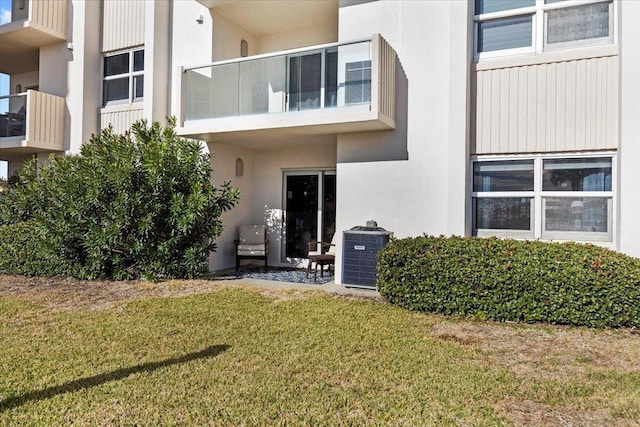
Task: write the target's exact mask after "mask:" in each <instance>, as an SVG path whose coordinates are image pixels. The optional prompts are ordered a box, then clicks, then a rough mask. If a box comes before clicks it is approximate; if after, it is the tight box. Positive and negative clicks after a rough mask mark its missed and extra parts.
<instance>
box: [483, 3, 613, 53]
mask: <svg viewBox="0 0 640 427" xmlns="http://www.w3.org/2000/svg"><path fill="white" fill-rule="evenodd" d="M598 3H608V4H609V30H610V31H609V36H608V37H601V38H596V39H586V40H576V41H570V42H564V43H554V44H551V45H548V44H547V13H546V12H547V11H549V10H557V9H566V8H571V7H575V6H585V5H589V4H598ZM615 3H616V0H566V1H561V2H558V3H550V4H545V2H544V0H535V5H534V6H528V7H522V8H518V9H508V10H502V11H499V12H491V13H483V14H475V10H474V15H473V21H474V23H473V52H474V56H473V57H474V60H476V61H478V60H482V59H489V58H498V57H504V56H512V55H523V54H532V53H543V52H549V51H556V50H561V49H569V48H578V47H585V46H598V45H604V44H612V43H615V33H616V28H615V22H616V20H615V13H616V10H617V8H616V7H615ZM472 4H473V6H472V7H474V8H475V1H473V3H472ZM521 16H531V17H532V23H531V31H532V34H531V40H532V45H531V46H523V47H518V48H513V49H502V50H494V51H490V52H478V30H479V24H480V23H482V22H487V21H493V20H496V19H504V18H517V17H521Z"/></svg>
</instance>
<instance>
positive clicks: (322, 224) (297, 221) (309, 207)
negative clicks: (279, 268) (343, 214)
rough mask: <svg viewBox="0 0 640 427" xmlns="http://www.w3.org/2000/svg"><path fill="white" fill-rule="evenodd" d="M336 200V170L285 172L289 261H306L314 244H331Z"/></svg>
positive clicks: (287, 252) (285, 249)
mask: <svg viewBox="0 0 640 427" xmlns="http://www.w3.org/2000/svg"><path fill="white" fill-rule="evenodd" d="M335 200H336V174H335V171H318V172H315V171H314V172H308V173H307V172H286V173H285V224H284V225H285V230H284V231H285V233H284V234H285V236H284V237H285V238H284V242H285V248H284V254H285V258H287V259H289V260H291V259H293V258H306V256H307V252H308V250H309V242H310V241H313V240H322V241H325V242H330V241H331V238H332V237H333V233H334V232H335V228H336V202H335Z"/></svg>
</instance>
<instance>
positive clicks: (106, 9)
mask: <svg viewBox="0 0 640 427" xmlns="http://www.w3.org/2000/svg"><path fill="white" fill-rule="evenodd" d="M144 4H145V2H144V0H104V1H103V11H102V51H103V52H109V51H113V50H119V49H126V48H128V47H133V46H139V45H142V44H144Z"/></svg>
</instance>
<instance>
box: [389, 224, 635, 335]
mask: <svg viewBox="0 0 640 427" xmlns="http://www.w3.org/2000/svg"><path fill="white" fill-rule="evenodd" d="M378 288H379V290H380V294H381V295H382V296H383V297H384V298H386V299H387V300H388V301H389V302H391V303H392V304H397V305H400V306H402V307H405V308H408V309H411V310H420V311H427V312H436V313H442V314H447V315H460V316H478V317H481V318H488V319H493V320H498V321H518V322H546V323H552V324H566V325H584V326H591V327H622V326H631V327H640V259H636V258H632V257H629V256H626V255H623V254H620V253H617V252H614V251H610V250H607V249H604V248H601V247H597V246H593V245H589V244H578V243H549V242H540V241H516V240H502V239H497V238H489V239H482V238H473V237H467V238H463V237H456V236H454V237H449V238H447V237H443V236H441V237H431V236H423V237H416V238H409V239H401V240H394V241H392V242H390V243H389V244H388V245H386V246H385V247H384V248H383V249H382V250H381V251H380V253H379V255H378Z"/></svg>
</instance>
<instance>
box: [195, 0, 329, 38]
mask: <svg viewBox="0 0 640 427" xmlns="http://www.w3.org/2000/svg"><path fill="white" fill-rule="evenodd" d="M198 1H199V2H200V3H201V4H203V5H204V6H206V7H208V8H210V9H214V10H215V11H216V12H218V13H220V14H221V15H223V16H224V17H225V18H227V19H229V20H230V21H233V22H235V23H237V24H238V25H239V26H240V27H242V28H244V29H245V30H247V31H249V32H250V33H252V34H253V35H254V36H257V37H259V36H262V35H266V34H276V33H282V32H285V31H291V30H295V29H303V28H313V27H322V26H328V25H331V26H332V27H335V28H337V26H338V0H270V1H264V0H198Z"/></svg>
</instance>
